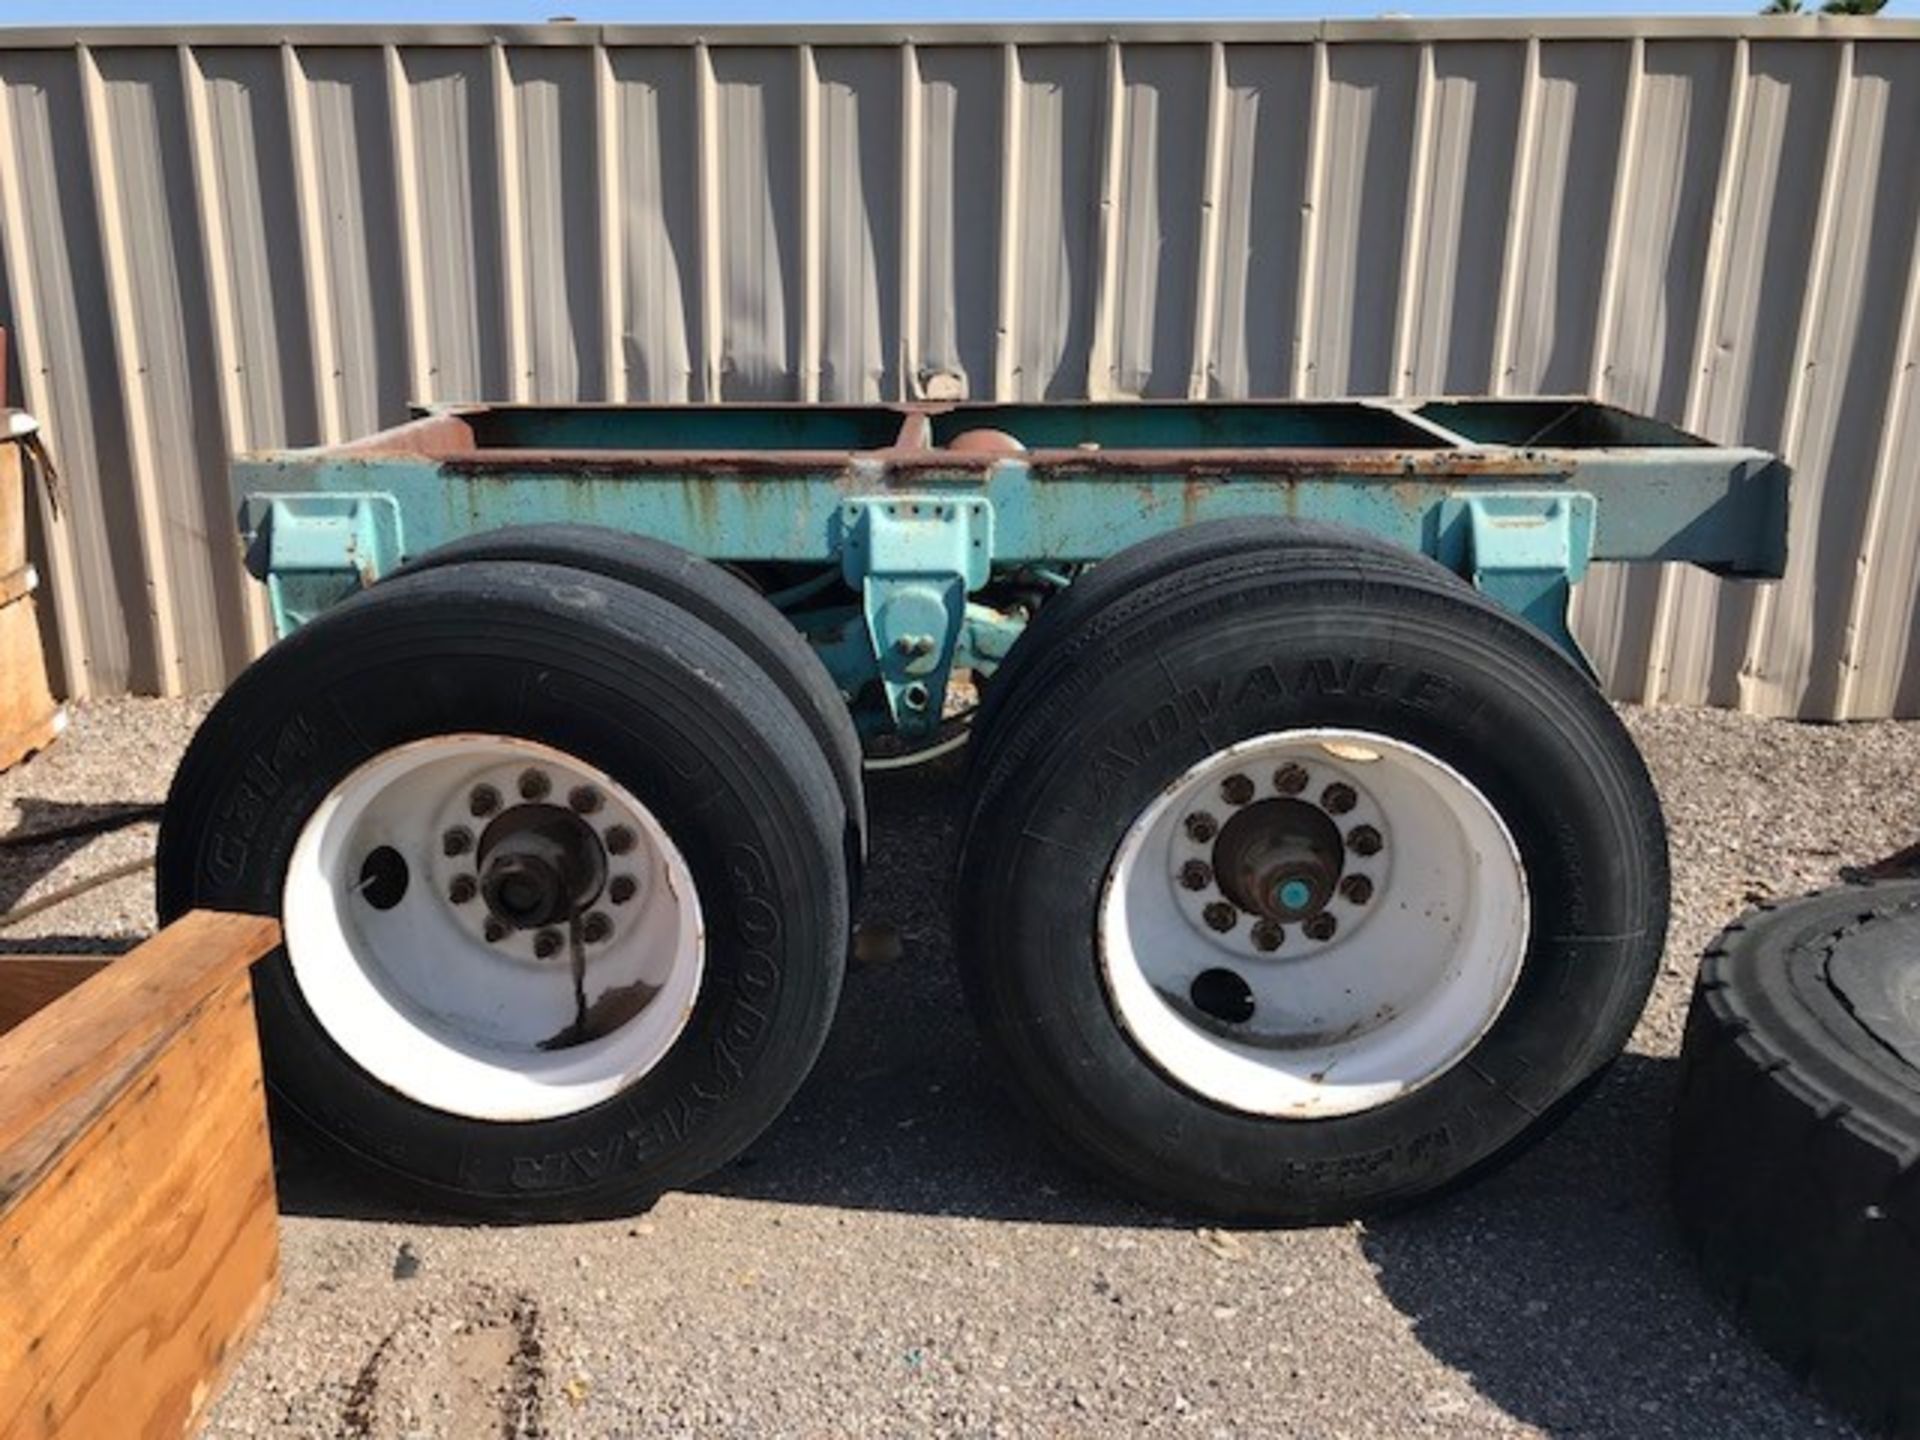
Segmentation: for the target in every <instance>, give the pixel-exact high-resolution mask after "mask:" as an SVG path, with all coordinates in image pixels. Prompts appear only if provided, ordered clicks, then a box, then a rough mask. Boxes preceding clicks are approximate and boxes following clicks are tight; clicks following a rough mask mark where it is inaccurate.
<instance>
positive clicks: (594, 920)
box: [580, 910, 613, 945]
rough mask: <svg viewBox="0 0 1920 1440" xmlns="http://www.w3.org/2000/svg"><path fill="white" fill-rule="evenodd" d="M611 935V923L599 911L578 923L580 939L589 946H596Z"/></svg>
mask: <svg viewBox="0 0 1920 1440" xmlns="http://www.w3.org/2000/svg"><path fill="white" fill-rule="evenodd" d="M611 934H613V921H611V920H610V919H608V918H607V916H606V915H605V914H604V913H603V912H601V911H599V910H595V911H594V912H593V913H592V914H591V915H589V916H587V918H586V919H584V920H582V921H581V922H580V938H581V939H582V940H584V941H586V942H587V943H588V944H589V945H598V944H599V943H600V942H601V941H602V940H605V939H606V938H607V937H608V936H609V935H611Z"/></svg>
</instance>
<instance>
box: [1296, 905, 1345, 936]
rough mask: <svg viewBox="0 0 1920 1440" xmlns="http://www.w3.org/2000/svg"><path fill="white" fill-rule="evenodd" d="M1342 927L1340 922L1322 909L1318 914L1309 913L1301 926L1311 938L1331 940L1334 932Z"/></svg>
mask: <svg viewBox="0 0 1920 1440" xmlns="http://www.w3.org/2000/svg"><path fill="white" fill-rule="evenodd" d="M1339 928H1340V922H1339V921H1338V920H1336V919H1334V918H1333V916H1331V915H1329V914H1328V913H1327V912H1326V911H1324V910H1322V911H1321V912H1320V913H1319V914H1318V915H1309V916H1308V917H1307V918H1306V921H1305V922H1304V923H1303V924H1302V925H1301V926H1300V929H1301V930H1302V931H1303V932H1305V934H1306V937H1307V938H1308V939H1309V940H1331V939H1332V938H1333V932H1334V931H1336V930H1338V929H1339Z"/></svg>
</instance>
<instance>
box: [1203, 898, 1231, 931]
mask: <svg viewBox="0 0 1920 1440" xmlns="http://www.w3.org/2000/svg"><path fill="white" fill-rule="evenodd" d="M1200 913H1201V915H1202V916H1203V917H1204V918H1205V919H1206V922H1207V928H1208V929H1209V930H1218V931H1219V932H1220V933H1221V934H1222V935H1224V934H1226V933H1227V931H1229V930H1231V929H1233V927H1234V925H1235V924H1236V923H1237V922H1238V921H1239V919H1240V912H1239V911H1237V910H1235V909H1234V908H1233V906H1231V905H1229V904H1228V903H1227V902H1226V901H1224V900H1216V901H1214V902H1213V903H1212V904H1211V905H1209V906H1207V908H1206V909H1205V910H1203V911H1201V912H1200Z"/></svg>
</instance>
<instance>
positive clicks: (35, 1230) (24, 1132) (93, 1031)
mask: <svg viewBox="0 0 1920 1440" xmlns="http://www.w3.org/2000/svg"><path fill="white" fill-rule="evenodd" d="M278 940H279V928H278V926H276V925H275V924H274V922H273V921H271V920H267V919H262V918H259V917H257V916H251V915H223V914H216V913H213V912H208V911H196V912H195V913H193V914H191V915H188V916H186V917H185V918H184V919H182V920H180V921H178V922H177V923H175V924H173V925H171V926H169V927H168V928H167V929H166V930H164V931H162V932H161V933H160V934H159V935H158V936H156V937H154V938H153V939H152V940H149V941H148V942H147V943H146V944H144V945H142V946H141V947H140V948H139V949H137V950H135V951H133V952H132V953H131V954H129V955H127V956H125V957H123V958H121V959H118V960H114V961H113V962H111V963H110V964H105V965H101V964H100V963H99V962H98V961H94V960H61V959H60V958H59V957H37V958H22V957H6V956H0V1030H4V1031H5V1033H3V1034H0V1276H4V1282H0V1435H4V1436H7V1437H9V1440H40V1437H55V1436H58V1437H63V1440H74V1437H81V1436H87V1437H91V1436H115V1437H120V1436H127V1437H134V1436H156V1437H157V1436H168V1437H177V1436H180V1435H183V1434H188V1433H191V1432H192V1431H193V1430H194V1429H195V1428H196V1427H197V1426H198V1424H199V1421H200V1419H201V1417H202V1416H203V1415H204V1413H205V1410H206V1407H207V1405H208V1404H209V1403H210V1402H211V1401H212V1399H213V1398H214V1396H215V1395H217V1394H218V1393H219V1389H220V1386H221V1384H222V1383H223V1382H224V1379H225V1377H226V1374H227V1372H228V1370H229V1369H230V1368H231V1366H232V1365H233V1363H234V1362H235V1360H237V1359H238V1357H239V1355H240V1352H241V1350H242V1347H243V1346H244V1344H245V1342H246V1341H247V1339H248V1338H249V1337H250V1336H251V1334H252V1333H253V1330H254V1328H255V1327H256V1326H257V1325H258V1324H259V1322H260V1319H261V1317H262V1316H263V1315H264V1313H265V1311H266V1308H267V1305H268V1302H269V1301H270V1300H271V1299H272V1297H273V1293H274V1288H275V1284H276V1280H277V1275H278V1265H279V1221H278V1212H277V1208H276V1202H275V1194H274V1185H273V1165H272V1160H271V1156H270V1153H269V1150H268V1146H267V1117H266V1103H265V1093H264V1090H263V1087H262V1083H261V1076H260V1051H259V1043H258V1040H257V1039H256V1037H255V1033H254V1020H253V992H252V987H251V985H250V983H249V981H248V975H247V971H248V967H249V966H250V965H251V964H252V962H253V961H255V960H257V959H259V958H260V957H261V956H262V955H264V954H266V953H267V951H268V950H270V949H271V948H272V947H273V946H274V945H275V944H277V943H278ZM62 966H65V967H66V969H65V972H64V974H63V973H62V972H61V967H62ZM10 968H11V969H12V973H11V975H10V974H9V970H10ZM63 979H65V980H69V981H76V980H77V982H78V983H75V984H73V987H72V988H71V989H68V990H67V991H66V993H64V994H62V995H60V996H59V998H57V999H53V1000H51V1002H50V1003H45V1004H43V1005H41V1006H40V1008H38V1009H37V1010H34V1011H33V1013H31V1014H28V1015H26V1017H25V1018H19V1016H20V1014H21V1012H23V1011H26V1010H28V1009H30V1008H31V1007H32V1006H33V1005H34V1004H35V1003H36V999H44V998H45V997H46V995H47V993H48V992H49V991H50V990H53V989H57V988H58V987H59V985H60V983H61V981H62V980H63ZM9 1026H10V1028H9Z"/></svg>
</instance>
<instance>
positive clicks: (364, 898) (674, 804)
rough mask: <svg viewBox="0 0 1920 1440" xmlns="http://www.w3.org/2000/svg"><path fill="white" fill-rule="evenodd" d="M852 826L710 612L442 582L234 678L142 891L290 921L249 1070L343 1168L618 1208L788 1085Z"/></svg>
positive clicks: (650, 598) (558, 1211) (468, 1204)
mask: <svg viewBox="0 0 1920 1440" xmlns="http://www.w3.org/2000/svg"><path fill="white" fill-rule="evenodd" d="M845 833H846V815H845V810H844V806H843V804H842V801H841V794H840V790H839V788H838V787H837V785H836V784H835V781H834V776H833V772H832V770H831V769H830V768H829V766H828V764H827V761H826V758H825V757H824V756H823V755H822V754H821V752H820V747H819V746H818V744H817V743H816V742H815V740H814V738H813V735H812V733H811V732H810V731H809V730H808V728H807V726H806V725H805V724H804V722H803V721H802V719H801V717H800V716H799V715H798V714H797V713H796V712H795V710H794V708H793V706H792V705H791V704H789V703H788V702H787V700H786V699H785V698H784V696H783V695H782V694H781V693H780V691H779V690H778V689H777V688H776V687H775V686H774V685H772V684H771V683H769V681H768V679H767V677H766V675H765V674H764V672H762V671H761V670H760V669H759V668H758V667H757V666H755V665H754V664H753V663H752V662H751V661H750V660H749V659H748V658H747V656H746V655H744V654H743V653H742V652H741V651H740V650H739V649H738V648H737V647H736V646H734V645H733V644H732V643H731V642H729V641H727V640H726V639H725V638H724V637H722V636H721V635H719V634H718V633H717V632H715V631H714V630H713V629H712V628H710V627H709V626H707V625H705V624H703V623H702V622H700V621H699V620H697V619H695V618H693V617H692V616H690V615H688V614H687V613H686V612H685V611H683V610H681V609H679V608H678V607H676V606H674V605H671V604H669V603H667V602H666V601H664V600H662V599H660V598H659V597H657V596H654V595H650V594H647V593H644V592H642V591H640V590H636V589H633V588H631V587H628V586H625V585H621V584H618V583H616V582H614V581H610V580H606V579H601V578H598V577H595V576H590V575H584V574H582V573H581V572H579V571H576V570H570V569H562V568H559V567H555V566H549V565H536V564H514V563H489V564H475V565H455V566H449V567H446V568H442V569H434V570H429V571H426V572H424V573H421V574H416V575H410V576H403V577H399V578H396V579H393V580H390V581H387V582H385V583H383V584H381V585H379V586H376V587H374V588H373V589H372V590H369V591H367V592H366V593H364V594H362V595H359V596H356V597H355V598H353V599H352V600H349V601H347V602H345V603H344V604H342V605H340V606H338V607H336V608H335V609H333V610H331V611H329V612H328V613H327V614H326V615H323V616H322V617H320V618H319V619H317V620H315V621H314V622H312V623H311V624H309V625H308V626H306V627H304V628H303V629H302V630H300V631H299V632H298V633H296V634H295V635H293V636H291V637H290V638H288V639H287V640H285V641H283V642H282V643H280V644H279V645H277V646H275V647H274V648H273V649H272V650H271V651H269V652H268V653H267V654H266V655H265V656H264V657H262V658H261V659H260V660H259V661H258V662H256V663H255V664H254V665H253V666H252V667H251V668H250V669H248V670H247V671H246V672H245V673H244V674H243V675H242V676H241V677H240V678H239V680H237V681H236V682H235V683H234V685H233V686H232V688H231V689H229V690H228V692H227V693H226V695H225V696H224V697H222V699H221V700H220V702H219V704H217V705H216V706H215V707H214V710H213V712H212V713H211V714H210V715H209V716H208V717H207V720H206V721H205V723H204V724H203V725H202V726H201V728H200V731H199V733H198V734H197V735H196V736H195V737H194V741H193V743H192V745H191V746H190V747H189V749H188V752H187V755H186V758H185V759H184V761H183V762H182V764H181V767H180V770H179V772H178V774H177V775H176V777H175V780H174V785H173V789H172V793H171V794H170V796H169V797H168V801H167V808H166V814H165V818H164V820H163V822H162V826H161V835H160V846H159V855H158V882H159V907H160V910H161V913H162V916H163V918H171V917H172V916H175V915H178V914H180V913H181V912H182V911H184V910H186V909H188V908H191V907H193V906H215V907H221V908H227V909H235V910H244V911H251V912H254V913H258V914H268V915H277V916H281V917H282V921H283V924H284V926H285V928H286V934H287V944H286V946H285V947H283V948H282V949H281V950H280V951H278V952H276V954H275V955H274V956H272V957H270V958H269V959H268V960H267V961H265V962H264V963H263V964H262V965H261V966H260V967H258V969H257V971H256V978H255V995H256V1000H257V1005H258V1010H259V1018H260V1026H261V1031H262V1040H263V1051H264V1056H265V1061H266V1067H267V1073H268V1078H269V1081H270V1083H271V1086H272V1089H273V1091H274V1093H275V1095H276V1097H277V1099H278V1100H279V1101H280V1102H281V1103H282V1104H284V1106H285V1107H286V1108H288V1109H289V1110H291V1111H293V1112H295V1113H296V1114H297V1115H298V1116H299V1117H300V1118H302V1119H303V1120H305V1121H307V1122H308V1123H309V1124H310V1125H311V1126H312V1127H313V1128H314V1129H315V1130H317V1131H318V1132H319V1134H320V1135H322V1136H323V1137H325V1138H326V1139H327V1140H329V1141H330V1142H331V1143H332V1144H333V1145H334V1146H335V1147H336V1148H337V1149H339V1150H340V1151H341V1152H343V1153H344V1154H346V1155H347V1156H349V1157H351V1158H352V1159H353V1160H356V1161H358V1162H360V1163H361V1164H362V1165H364V1166H366V1167H367V1168H369V1169H371V1170H373V1171H375V1172H378V1173H379V1174H381V1175H383V1176H385V1177H387V1178H388V1179H389V1180H391V1181H394V1182H396V1183H397V1184H398V1185H399V1186H401V1187H402V1188H404V1189H405V1190H407V1191H408V1192H410V1193H411V1194H412V1195H413V1196H414V1197H415V1198H417V1199H420V1200H423V1201H425V1202H426V1203H428V1204H431V1205H434V1206H438V1207H444V1208H447V1209H451V1210H456V1211H464V1212H468V1213H473V1214H477V1215H482V1216H486V1217H489V1218H495V1219H512V1218H533V1219H549V1218H556V1217H560V1216H573V1215H589V1214H610V1213H619V1212H622V1211H628V1210H631V1209H632V1208H633V1207H634V1206H636V1205H638V1204H641V1203H644V1202H645V1201H646V1200H648V1199H649V1198H651V1197H652V1196H653V1195H655V1194H657V1193H658V1192H660V1191H661V1190H663V1189H666V1188H669V1187H672V1186H676V1185H682V1184H685V1183H687V1182H689V1181H691V1180H694V1179H696V1178H698V1177H699V1176H701V1175H703V1174H706V1173H708V1172H710V1171H712V1170H713V1169H715V1168H716V1167H718V1166H720V1165H722V1164H724V1163H725V1162H726V1161H727V1160H728V1159H730V1158H731V1157H733V1156H734V1155H736V1154H737V1153H738V1152H739V1151H740V1150H741V1149H742V1148H744V1147H745V1146H746V1145H747V1144H748V1143H749V1142H750V1141H751V1140H752V1139H753V1138H754V1137H755V1136H756V1135H758V1134H759V1133H760V1131H761V1130H762V1129H763V1128H764V1127H765V1126H766V1125H767V1124H768V1123H769V1122H770V1121H771V1120H772V1119H773V1118H774V1117H775V1116H776V1115H777V1114H778V1113H779V1112H780V1110H781V1108H782V1107H783V1106H784V1105H785V1103H786V1102H787V1100H788V1099H789V1097H790V1096H791V1095H792V1093H793V1091H794V1090H795V1089H796V1088H797V1087H798V1085H799V1084H800V1081H801V1079H802V1078H803V1077H804V1076H805V1074H806V1072H807V1070H808V1068H809V1067H810V1066H811V1064H812V1063H813V1060H814V1058H815V1056H816V1055H817V1053H818V1051H819V1048H820V1046H821V1044H822V1042H823V1040H824V1038H825V1036H826V1033H827V1028H828V1025H829V1023H830V1021H831V1018H832V1015H833V1011H834V1006H835V1003H836V1000H837V997H838V993H839V987H840V980H841V975H842V970H843V966H844V956H845V951H846V945H847V934H848V906H849V901H848V879H847V872H846V867H845V865H844V864H843V855H842V843H843V837H844V835H845ZM543 866H544V867H545V868H542V867H543ZM556 896H558V897H560V900H562V901H564V903H563V904H562V905H561V909H562V910H564V911H565V912H566V914H565V916H564V917H563V918H560V919H557V920H555V919H553V917H552V913H549V914H547V915H545V916H544V917H543V916H542V914H541V913H540V912H541V907H542V906H545V905H548V904H549V902H554V901H555V898H556ZM576 902H577V903H576ZM553 913H558V912H553ZM502 915H506V916H508V917H510V918H511V919H512V920H513V922H514V923H513V924H511V925H509V924H506V923H504V922H502V921H501V919H500V917H501V916H502ZM596 916H598V917H599V918H597V919H596V918H595V917H596ZM576 954H577V955H578V957H579V958H578V960H577V961H576V958H575V957H576Z"/></svg>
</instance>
